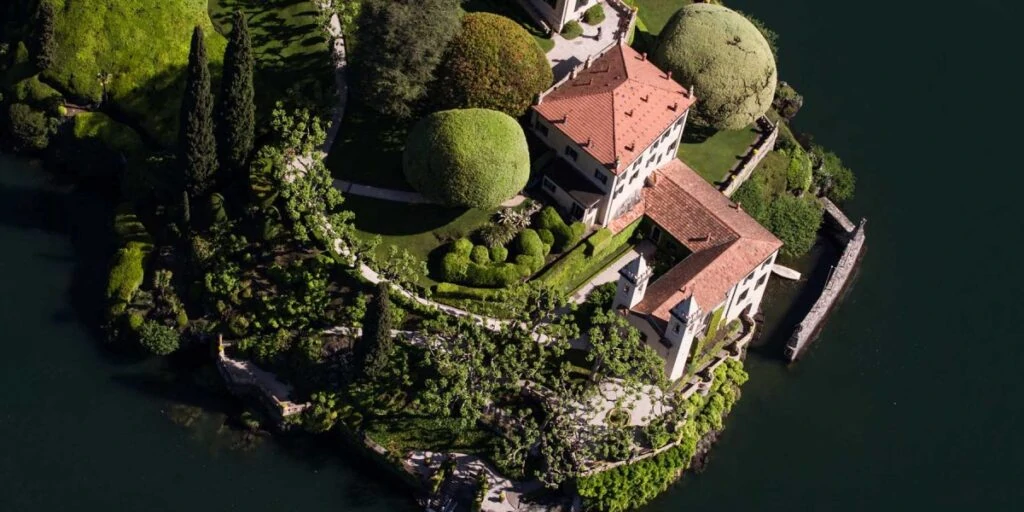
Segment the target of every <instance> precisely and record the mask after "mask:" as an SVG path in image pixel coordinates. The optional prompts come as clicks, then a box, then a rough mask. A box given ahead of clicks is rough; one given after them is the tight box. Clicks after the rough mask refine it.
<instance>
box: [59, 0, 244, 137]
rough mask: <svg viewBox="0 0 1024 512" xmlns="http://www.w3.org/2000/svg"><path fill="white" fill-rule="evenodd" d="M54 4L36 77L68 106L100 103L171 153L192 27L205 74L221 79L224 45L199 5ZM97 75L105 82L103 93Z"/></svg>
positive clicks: (133, 0) (142, 0)
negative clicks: (50, 35)
mask: <svg viewBox="0 0 1024 512" xmlns="http://www.w3.org/2000/svg"><path fill="white" fill-rule="evenodd" d="M55 3H56V5H55V6H56V11H57V20H56V27H55V32H56V40H57V53H56V57H55V59H54V62H53V65H52V66H51V67H50V69H48V70H47V71H46V72H45V73H44V74H43V76H44V78H45V79H46V81H48V82H51V83H53V84H55V85H57V86H58V87H59V88H60V89H62V92H67V93H68V94H69V95H70V96H72V101H86V102H90V103H100V102H105V103H107V106H111V107H113V108H114V109H116V110H117V111H118V112H119V113H121V114H123V115H124V116H125V117H128V118H130V119H132V120H133V121H134V123H135V124H137V125H138V126H139V127H141V128H142V129H143V130H145V131H146V133H147V134H149V135H150V136H151V137H152V138H154V139H156V140H158V141H160V142H161V143H162V144H163V145H165V146H168V147H170V146H173V144H174V141H175V136H176V134H177V131H178V121H177V118H178V108H179V101H178V100H177V98H178V97H179V96H180V95H181V90H182V87H183V81H184V76H183V75H184V68H185V64H186V63H187V61H188V51H189V42H190V39H191V36H192V29H193V27H195V26H197V25H198V26H200V27H202V28H203V29H204V30H205V32H206V45H207V53H208V55H209V60H210V64H211V68H212V71H213V72H214V75H215V76H217V75H219V74H220V62H221V60H222V57H223V55H224V47H225V45H226V43H227V42H226V40H225V39H224V38H223V37H221V36H220V35H219V34H217V33H216V32H215V31H214V30H213V26H212V24H211V23H210V17H209V15H208V14H207V11H206V6H207V4H206V0H175V1H173V2H154V1H152V0H76V1H74V2H72V1H70V0H57V1H56V2H55ZM104 75H106V76H109V80H108V81H107V83H106V85H105V86H104V84H103V83H101V80H100V77H101V76H104ZM104 91H105V92H106V94H105V95H104ZM104 96H106V98H104Z"/></svg>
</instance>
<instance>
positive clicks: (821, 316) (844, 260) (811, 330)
mask: <svg viewBox="0 0 1024 512" xmlns="http://www.w3.org/2000/svg"><path fill="white" fill-rule="evenodd" d="M866 223H867V219H861V221H860V224H859V225H858V226H857V227H856V229H854V231H853V233H852V236H851V237H850V241H849V243H847V244H846V249H844V250H843V254H842V256H840V257H839V263H837V264H836V266H835V268H833V269H832V275H830V276H829V278H828V281H827V282H826V283H825V289H824V290H822V292H821V296H819V297H818V300H817V301H815V303H814V305H813V306H811V310H810V311H809V312H808V313H807V316H805V317H804V319H803V321H801V322H800V323H799V324H797V326H796V329H794V330H793V335H792V336H791V337H790V338H789V342H787V343H786V357H787V358H788V359H789V360H790V361H795V360H796V359H797V358H799V357H800V353H801V352H803V350H804V349H805V348H807V345H808V344H809V343H810V342H811V341H812V340H813V339H814V337H815V336H817V334H818V331H819V330H820V329H821V326H822V324H823V323H824V321H825V318H826V317H828V314H829V312H830V311H831V310H832V307H833V306H834V305H835V303H836V301H837V300H838V299H839V297H840V295H841V294H842V292H843V289H845V288H846V283H847V282H848V281H849V279H850V277H851V276H852V275H853V271H854V270H855V269H856V267H857V261H858V260H859V259H860V255H861V252H862V250H863V249H864V240H865V238H866V235H865V233H864V225H865V224H866Z"/></svg>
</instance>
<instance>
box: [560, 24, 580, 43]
mask: <svg viewBox="0 0 1024 512" xmlns="http://www.w3.org/2000/svg"><path fill="white" fill-rule="evenodd" d="M582 35H583V27H582V26H580V22H578V21H576V20H572V21H570V22H569V23H566V24H565V26H564V27H562V37H564V38H566V39H568V40H573V39H576V38H577V37H579V36H582Z"/></svg>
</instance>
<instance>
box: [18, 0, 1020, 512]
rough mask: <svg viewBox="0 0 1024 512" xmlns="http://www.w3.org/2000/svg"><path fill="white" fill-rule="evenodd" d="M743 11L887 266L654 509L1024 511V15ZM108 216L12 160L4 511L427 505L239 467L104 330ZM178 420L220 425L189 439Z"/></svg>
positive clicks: (960, 10)
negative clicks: (777, 57) (1022, 86)
mask: <svg viewBox="0 0 1024 512" xmlns="http://www.w3.org/2000/svg"><path fill="white" fill-rule="evenodd" d="M729 3H730V5H732V6H733V7H737V8H739V9H741V10H744V11H746V12H748V13H751V14H753V15H755V16H757V17H759V18H761V19H762V20H764V21H765V22H766V23H767V24H768V25H769V26H771V27H773V28H774V29H775V30H776V31H778V32H779V33H780V34H782V40H781V42H780V44H781V63H782V65H781V76H782V78H783V79H784V80H788V81H790V82H791V83H793V84H794V85H795V86H796V87H797V88H798V89H799V90H800V91H801V92H802V93H803V94H804V96H805V98H806V106H805V109H804V110H803V111H802V112H801V113H800V115H799V117H798V120H797V128H798V129H799V130H803V131H808V132H811V133H814V134H815V136H816V140H818V141H819V142H821V143H823V144H824V145H826V146H828V147H830V148H833V149H834V150H836V151H837V152H838V153H839V154H840V155H841V156H842V157H843V159H844V160H845V161H846V162H847V163H848V164H849V165H850V166H851V167H853V168H854V169H855V170H856V171H857V173H858V177H859V193H858V198H857V200H856V201H854V202H853V203H852V204H851V205H849V207H848V210H849V211H850V213H851V214H853V215H854V216H860V215H865V216H868V217H869V218H870V221H869V224H868V230H869V231H868V233H869V249H868V253H867V256H866V258H865V260H864V263H863V266H862V268H861V272H860V276H859V278H858V280H857V281H856V284H855V287H854V289H853V290H852V291H851V292H850V294H849V295H848V297H847V298H846V300H845V301H844V302H843V304H842V306H841V308H840V309H839V310H838V311H837V312H836V314H835V315H833V317H832V319H831V321H830V323H829V325H828V327H827V328H826V329H825V330H824V332H823V333H822V334H821V337H820V339H819V340H818V342H817V343H816V344H815V345H813V346H812V348H811V350H810V351H809V353H808V354H807V355H806V356H805V357H804V359H803V360H802V361H801V362H800V363H799V364H798V365H796V366H795V367H793V368H788V369H787V368H786V367H784V366H783V365H782V364H781V363H780V362H779V361H778V359H776V358H775V357H774V355H773V354H771V353H770V352H771V351H769V350H766V351H765V353H762V354H758V353H754V354H753V355H752V357H750V359H749V361H748V367H749V369H750V372H751V375H752V379H751V381H750V383H748V385H747V386H746V387H745V388H744V396H743V399H742V400H741V401H740V402H739V404H738V405H737V407H736V409H735V410H734V413H733V415H732V416H731V417H730V419H729V421H728V423H727V430H726V433H725V434H724V436H723V437H722V439H721V440H720V442H719V444H718V445H717V446H716V447H715V449H714V452H713V458H712V463H711V465H710V466H709V467H708V469H707V471H706V472H704V473H703V474H701V475H698V476H688V477H686V478H685V479H684V481H683V482H682V483H681V484H679V485H677V486H675V487H674V488H673V489H672V490H671V491H670V492H668V493H667V494H666V495H665V496H664V497H662V498H661V499H659V500H658V501H657V502H655V503H654V504H652V505H651V506H650V507H648V508H649V509H650V510H652V511H661V510H664V511H675V510H683V509H687V510H851V511H852V510H858V511H859V510H865V509H871V510H983V509H984V510H1019V509H1021V507H1022V505H1021V502H1022V500H1024V490H1022V487H1021V485H1020V480H1021V475H1022V474H1024V462H1022V461H1024V449H1022V448H1024V442H1022V441H1021V435H1022V434H1021V433H1020V430H1021V426H1022V422H1021V419H1022V418H1021V411H1022V407H1021V403H1022V400H1024V399H1022V398H1021V395H1020V392H1021V391H1022V386H1021V384H1020V382H1021V377H1020V376H1021V374H1022V370H1021V368H1022V367H1024V357H1022V355H1021V354H1022V350H1021V349H1020V347H1019V340H1021V339H1022V336H1021V335H1020V334H1018V333H1016V332H1015V331H1014V327H1015V325H1016V323H1017V322H1018V319H1019V317H1017V314H1019V313H1018V311H1019V310H1020V309H1021V306H1022V300H1021V299H1020V293H1019V292H1020V291H1021V290H1022V289H1024V283H1022V279H1021V277H1020V273H1019V271H1016V265H1015V264H1016V263H1017V262H1018V261H1019V257H1018V256H1017V254H1018V252H1019V251H1020V250H1021V249H1024V244H1022V242H1021V233H1022V232H1024V222H1022V220H1021V219H1022V215H1021V214H1020V213H1018V211H1017V207H1018V204H1017V202H1016V198H1017V197H1018V196H1019V191H1020V190H1021V187H1022V185H1024V179H1022V178H1021V176H1020V174H1019V173H1020V171H1021V166H1020V164H1019V163H1016V162H1015V158H1016V153H1017V152H1018V151H1019V148H1020V144H1018V143H1017V139H1018V138H1019V135H1018V134H1019V133H1020V131H1021V130H1020V129H1019V128H1018V126H1019V122H1018V119H1020V116H1019V115H1016V113H1015V112H1014V110H1019V107H1017V105H1019V101H1018V100H1017V98H1018V89H1019V86H1018V85H1016V84H1015V82H1014V81H1015V80H1017V75H1019V72H1017V71H1015V69H1013V67H1012V66H1011V63H1012V62H1014V61H1015V60H1017V59H1014V58H1013V54H1012V53H1011V52H1014V51H1017V50H1019V45H1018V43H1017V39H1016V38H1015V37H1014V34H1015V32H1016V31H1015V27H1014V24H1015V23H1016V22H1017V20H1019V19H1020V18H1019V16H1017V15H1016V13H1011V11H1010V8H1009V5H1010V2H994V1H979V2H974V3H971V4H967V3H963V2H959V3H956V4H954V3H952V2H945V3H936V2H927V3H926V2H916V3H907V2H903V3H899V2H897V3H887V4H884V5H872V4H866V3H850V2H820V1H811V0H778V1H776V2H755V1H753V0H732V1H730V2H729ZM954 6H955V7H954ZM1007 105H1009V107H1007ZM102 204H103V203H102V202H101V201H99V200H98V199H96V198H94V197H92V196H89V195H86V194H80V193H68V192H66V191H61V190H59V188H55V187H53V186H50V185H47V184H46V183H45V179H44V178H42V173H41V172H39V171H38V170H36V169H33V168H31V166H29V165H27V164H25V163H24V162H15V161H12V160H10V159H6V158H3V157H0V247H2V249H3V250H0V276H2V277H0V301H2V302H3V306H2V308H0V327H2V331H0V332H2V333H3V334H2V336H0V339H2V343H3V348H4V350H3V353H2V357H0V379H2V380H0V385H2V388H0V389H2V391H0V407H2V409H0V510H2V511H8V510H11V511H21V510H31V511H35V510H44V511H49V510H67V509H75V510H131V511H135V510H139V511H142V510H145V511H155V510H183V509H193V510H218V511H221V510H246V511H257V510H285V509H305V510H410V509H412V506H411V505H410V503H409V501H408V498H407V494H406V491H405V489H404V488H402V487H400V486H399V485H398V484H396V483H393V482H392V481H391V480H389V479H388V478H386V477H385V476H384V475H381V474H379V473H377V472H376V471H374V470H373V468H372V467H369V466H368V465H367V464H366V463H365V461H362V460H361V459H359V458H358V457H353V456H352V455H350V454H346V453H344V452H340V453H334V452H331V453H325V452H324V449H323V448H317V447H309V446H306V445H304V444H303V443H297V442H284V443H277V442H263V443H257V444H256V446H255V448H252V449H250V450H248V451H246V450H240V449H237V448H236V447H235V446H236V445H237V444H239V442H240V439H239V437H238V435H237V433H234V432H231V431H224V430H223V429H218V428H217V426H218V425H219V424H220V423H221V421H222V414H223V413H224V412H226V411H227V409H226V407H228V406H227V405H225V404H223V403H220V402H218V401H217V400H215V399H210V398H204V396H205V395H204V393H203V392H202V389H201V388H199V389H196V388H195V386H194V385H192V384H181V383H176V382H174V381H173V379H171V378H170V375H171V374H170V373H169V372H167V371H166V370H165V369H163V368H161V367H159V366H155V363H146V362H139V361H133V360H126V359H125V358H123V357H118V356H114V355H111V354H110V353H109V351H106V350H104V349H102V348H101V347H99V346H98V344H97V342H96V340H95V338H94V337H93V336H92V335H91V333H90V332H89V331H88V330H87V329H86V327H85V326H86V325H89V324H90V323H91V322H92V321H93V320H92V319H91V317H90V315H92V314H94V313H95V307H94V305H95V297H97V296H98V294H99V293H100V290H102V286H103V275H102V274H103V273H102V272H100V271H98V270H97V269H98V268H101V267H102V265H103V257H104V254H106V252H105V251H106V247H105V245H104V244H105V243H106V242H105V240H104V229H103V223H105V222H107V221H108V219H109V215H108V212H106V211H105V210H104V208H103V207H102V206H101V205H102ZM200 380H202V379H200ZM175 403H186V404H192V405H201V406H204V407H205V408H206V410H208V411H210V412H208V413H206V414H204V416H202V417H201V419H200V420H199V421H198V422H197V423H196V424H195V425H193V426H191V427H183V426H180V425H177V424H175V423H174V422H172V421H171V420H170V419H169V418H168V411H170V408H171V405H172V404H175Z"/></svg>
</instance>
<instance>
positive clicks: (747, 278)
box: [743, 272, 754, 284]
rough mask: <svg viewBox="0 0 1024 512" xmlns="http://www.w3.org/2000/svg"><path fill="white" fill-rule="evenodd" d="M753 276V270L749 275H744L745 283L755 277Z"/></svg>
mask: <svg viewBox="0 0 1024 512" xmlns="http://www.w3.org/2000/svg"><path fill="white" fill-rule="evenodd" d="M753 278H754V273H753V272H751V273H750V274H749V275H747V277H744V278H743V284H746V283H747V281H750V280H751V279H753Z"/></svg>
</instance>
